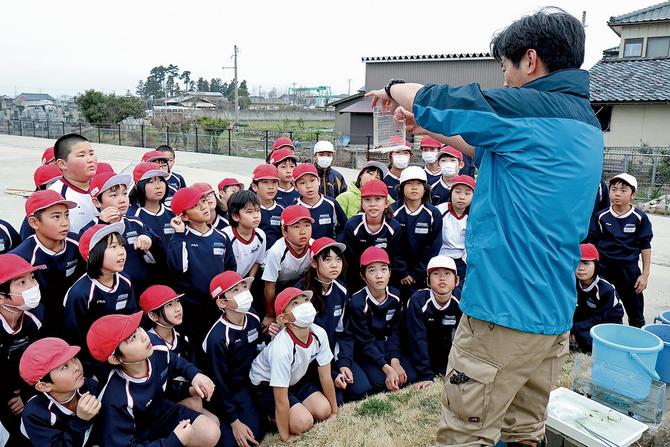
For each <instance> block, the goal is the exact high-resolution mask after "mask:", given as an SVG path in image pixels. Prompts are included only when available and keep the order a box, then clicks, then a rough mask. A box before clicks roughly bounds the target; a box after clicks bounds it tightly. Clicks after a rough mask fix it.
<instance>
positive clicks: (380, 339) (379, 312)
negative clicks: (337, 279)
mask: <svg viewBox="0 0 670 447" xmlns="http://www.w3.org/2000/svg"><path fill="white" fill-rule="evenodd" d="M401 307H402V305H401V302H400V294H399V292H398V290H396V289H394V288H392V287H388V288H387V291H386V300H384V302H382V303H379V302H377V300H375V299H374V298H372V294H371V293H370V290H369V289H368V288H367V287H364V288H362V289H361V290H359V291H358V292H356V293H354V295H353V296H352V297H351V306H350V313H349V322H350V324H351V331H352V333H353V335H354V351H353V352H354V356H353V359H354V360H355V361H356V362H357V363H358V364H359V365H360V366H361V368H362V369H363V371H364V372H365V375H366V376H367V378H368V380H369V382H370V385H371V386H372V389H373V391H384V390H386V384H385V380H386V375H385V374H384V372H383V370H382V368H383V367H384V365H386V364H389V365H390V364H391V359H393V358H396V359H398V360H400V361H401V362H402V353H401V350H400V311H401ZM405 364H406V362H405ZM404 366H405V365H403V367H404ZM405 371H406V372H407V380H408V382H407V383H412V382H414V377H413V376H411V370H409V369H408V368H405Z"/></svg>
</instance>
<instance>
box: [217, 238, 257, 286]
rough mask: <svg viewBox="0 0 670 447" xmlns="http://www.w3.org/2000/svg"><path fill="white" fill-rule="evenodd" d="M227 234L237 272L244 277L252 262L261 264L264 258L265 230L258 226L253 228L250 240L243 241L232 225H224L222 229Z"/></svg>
mask: <svg viewBox="0 0 670 447" xmlns="http://www.w3.org/2000/svg"><path fill="white" fill-rule="evenodd" d="M222 232H223V234H225V235H226V236H228V239H230V243H231V245H232V246H233V254H234V255H235V261H237V273H239V274H240V275H242V277H243V278H244V277H246V276H247V275H248V274H249V270H251V268H252V267H253V266H254V264H256V263H258V264H262V263H263V260H264V259H265V240H266V239H265V232H264V231H263V230H261V229H260V228H256V229H255V230H254V235H253V236H252V238H251V240H249V241H244V240H242V238H241V237H240V236H239V235H238V234H237V230H235V229H234V227H226V228H224V229H223V230H222Z"/></svg>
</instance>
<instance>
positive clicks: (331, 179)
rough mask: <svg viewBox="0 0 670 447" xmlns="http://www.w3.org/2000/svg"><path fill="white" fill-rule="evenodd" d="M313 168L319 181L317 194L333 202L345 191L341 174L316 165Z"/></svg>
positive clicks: (344, 183)
mask: <svg viewBox="0 0 670 447" xmlns="http://www.w3.org/2000/svg"><path fill="white" fill-rule="evenodd" d="M314 166H316V170H317V172H318V173H319V180H320V182H321V185H320V186H319V192H321V194H322V195H324V196H326V197H329V198H330V199H333V200H334V199H335V197H337V196H339V195H340V194H342V193H343V192H344V191H346V190H347V182H346V181H345V180H344V176H343V175H342V174H340V173H339V172H337V171H336V170H335V169H333V168H326V169H322V168H320V167H319V166H317V165H314ZM314 239H316V238H314Z"/></svg>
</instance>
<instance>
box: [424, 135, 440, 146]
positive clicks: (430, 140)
mask: <svg viewBox="0 0 670 447" xmlns="http://www.w3.org/2000/svg"><path fill="white" fill-rule="evenodd" d="M419 147H429V148H432V149H439V148H441V147H442V143H440V142H439V141H437V140H436V139H435V138H433V137H429V136H427V135H426V136H425V137H423V138H422V139H421V142H420V143H419Z"/></svg>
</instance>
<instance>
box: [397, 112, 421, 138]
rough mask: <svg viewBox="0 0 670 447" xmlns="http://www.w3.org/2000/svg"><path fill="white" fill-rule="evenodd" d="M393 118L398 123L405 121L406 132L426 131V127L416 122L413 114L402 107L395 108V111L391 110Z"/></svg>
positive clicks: (416, 133)
mask: <svg viewBox="0 0 670 447" xmlns="http://www.w3.org/2000/svg"><path fill="white" fill-rule="evenodd" d="M393 119H394V120H395V121H396V122H398V123H405V129H406V130H407V132H410V133H413V134H414V135H424V134H426V133H428V131H426V129H424V128H423V127H421V126H419V125H418V124H417V123H416V119H415V118H414V114H413V113H412V112H410V111H409V110H407V109H405V108H404V107H398V108H397V109H395V112H393Z"/></svg>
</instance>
